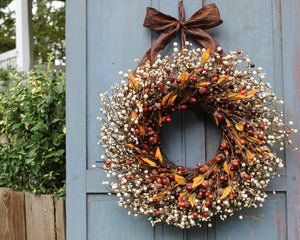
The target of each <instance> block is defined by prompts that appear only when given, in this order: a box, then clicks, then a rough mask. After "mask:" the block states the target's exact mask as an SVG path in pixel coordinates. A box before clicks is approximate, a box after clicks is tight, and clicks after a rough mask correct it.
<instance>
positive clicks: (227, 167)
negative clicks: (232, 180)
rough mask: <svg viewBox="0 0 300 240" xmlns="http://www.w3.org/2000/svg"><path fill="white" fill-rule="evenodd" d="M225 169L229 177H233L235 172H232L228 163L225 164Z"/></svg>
mask: <svg viewBox="0 0 300 240" xmlns="http://www.w3.org/2000/svg"><path fill="white" fill-rule="evenodd" d="M223 167H224V170H225V172H226V173H227V175H230V176H233V172H232V171H231V170H230V165H228V163H227V161H225V162H224V163H223Z"/></svg>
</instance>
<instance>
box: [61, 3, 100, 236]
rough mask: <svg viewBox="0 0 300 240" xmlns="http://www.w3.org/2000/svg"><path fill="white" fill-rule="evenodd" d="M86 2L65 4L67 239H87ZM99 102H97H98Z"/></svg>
mask: <svg viewBox="0 0 300 240" xmlns="http://www.w3.org/2000/svg"><path fill="white" fill-rule="evenodd" d="M86 5H87V1H86V0H73V1H67V3H66V25H67V28H66V41H67V42H68V44H67V57H66V61H67V64H66V65H67V66H68V67H67V69H66V78H67V80H66V101H67V109H66V116H67V117H66V118H67V132H68V134H67V136H66V138H67V140H66V141H67V144H66V154H67V200H66V201H67V211H66V215H67V226H66V229H67V238H68V239H72V240H85V239H86V235H87V233H86V176H85V171H86V71H87V69H86V68H87V67H86V61H87V58H86V19H87V12H86V11H87V10H86ZM95 101H96V99H95Z"/></svg>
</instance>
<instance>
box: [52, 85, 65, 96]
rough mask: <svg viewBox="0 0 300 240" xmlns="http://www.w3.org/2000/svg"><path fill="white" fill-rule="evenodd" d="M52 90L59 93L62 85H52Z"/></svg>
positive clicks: (61, 90)
mask: <svg viewBox="0 0 300 240" xmlns="http://www.w3.org/2000/svg"><path fill="white" fill-rule="evenodd" d="M53 90H54V92H56V93H58V94H61V93H62V92H63V91H64V89H63V86H62V85H56V86H54V87H53Z"/></svg>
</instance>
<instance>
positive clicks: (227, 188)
mask: <svg viewBox="0 0 300 240" xmlns="http://www.w3.org/2000/svg"><path fill="white" fill-rule="evenodd" d="M231 192H232V186H228V187H226V188H225V189H224V191H223V194H222V196H221V197H220V200H223V199H224V198H226V197H227V196H228V195H229V193H231Z"/></svg>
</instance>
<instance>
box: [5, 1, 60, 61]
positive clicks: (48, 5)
mask: <svg viewBox="0 0 300 240" xmlns="http://www.w3.org/2000/svg"><path fill="white" fill-rule="evenodd" d="M12 1H13V0H1V1H0V53H3V52H6V51H8V50H11V49H14V48H15V47H16V41H15V31H16V29H15V13H14V11H13V10H9V8H8V5H9V4H10V3H11V2H12ZM55 2H56V4H55ZM57 2H58V1H45V0H33V2H32V9H33V17H32V22H33V48H34V60H35V63H38V62H40V61H42V62H46V61H47V54H48V53H52V54H53V56H54V58H55V60H56V62H59V63H60V64H61V63H65V4H62V3H63V2H62V1H59V2H60V3H61V4H59V6H58V4H57Z"/></svg>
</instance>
